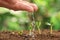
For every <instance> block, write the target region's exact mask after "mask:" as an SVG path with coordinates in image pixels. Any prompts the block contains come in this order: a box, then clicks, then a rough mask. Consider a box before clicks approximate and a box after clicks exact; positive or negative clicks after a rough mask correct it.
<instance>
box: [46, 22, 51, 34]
mask: <svg viewBox="0 0 60 40" xmlns="http://www.w3.org/2000/svg"><path fill="white" fill-rule="evenodd" d="M46 24H47V25H49V26H51V27H50V34H52V24H50V23H46Z"/></svg>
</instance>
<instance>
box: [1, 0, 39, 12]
mask: <svg viewBox="0 0 60 40" xmlns="http://www.w3.org/2000/svg"><path fill="white" fill-rule="evenodd" d="M0 7H6V8H9V9H13V10H25V11H29V12H34V11H37V9H38V7H37V6H36V5H35V4H33V3H29V2H27V1H22V0H0Z"/></svg>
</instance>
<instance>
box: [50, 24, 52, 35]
mask: <svg viewBox="0 0 60 40" xmlns="http://www.w3.org/2000/svg"><path fill="white" fill-rule="evenodd" d="M50 30H51V31H50V34H52V25H51V28H50Z"/></svg>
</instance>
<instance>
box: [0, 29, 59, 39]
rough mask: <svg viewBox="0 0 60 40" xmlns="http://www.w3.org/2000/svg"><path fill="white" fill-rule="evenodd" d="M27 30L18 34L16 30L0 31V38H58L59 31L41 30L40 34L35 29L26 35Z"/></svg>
mask: <svg viewBox="0 0 60 40" xmlns="http://www.w3.org/2000/svg"><path fill="white" fill-rule="evenodd" d="M28 34H29V31H24V32H23V34H22V35H20V34H19V33H18V32H16V31H0V40H60V31H53V33H52V34H50V30H42V31H41V34H39V33H38V31H35V32H34V34H33V35H28Z"/></svg>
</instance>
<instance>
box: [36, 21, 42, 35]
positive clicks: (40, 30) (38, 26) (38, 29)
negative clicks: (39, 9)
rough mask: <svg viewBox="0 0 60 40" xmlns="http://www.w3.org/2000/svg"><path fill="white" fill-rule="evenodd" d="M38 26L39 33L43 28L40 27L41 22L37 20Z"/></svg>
mask: <svg viewBox="0 0 60 40" xmlns="http://www.w3.org/2000/svg"><path fill="white" fill-rule="evenodd" d="M36 26H37V28H38V32H39V34H41V29H40V26H41V22H39V21H37V22H36Z"/></svg>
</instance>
